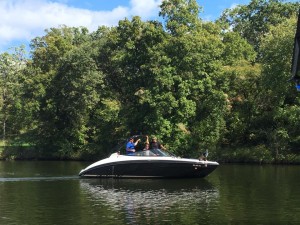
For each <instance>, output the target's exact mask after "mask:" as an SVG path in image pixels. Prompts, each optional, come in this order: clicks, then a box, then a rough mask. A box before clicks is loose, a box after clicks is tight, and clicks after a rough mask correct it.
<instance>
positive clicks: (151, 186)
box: [80, 179, 219, 224]
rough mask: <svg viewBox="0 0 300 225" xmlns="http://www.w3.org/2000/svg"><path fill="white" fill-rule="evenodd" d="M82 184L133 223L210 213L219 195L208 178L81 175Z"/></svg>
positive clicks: (98, 201) (97, 199) (91, 195)
mask: <svg viewBox="0 0 300 225" xmlns="http://www.w3.org/2000/svg"><path fill="white" fill-rule="evenodd" d="M80 187H81V189H82V190H83V192H84V193H86V194H87V195H89V198H90V200H91V201H93V204H102V205H103V204H104V205H106V206H107V207H109V208H110V209H111V210H113V211H115V212H119V213H123V214H124V216H125V217H126V221H127V222H132V223H136V222H139V223H141V220H143V219H149V218H151V219H150V220H151V221H148V223H151V224H152V223H155V222H157V221H161V219H163V220H164V221H172V220H174V218H175V217H174V215H176V214H178V213H180V214H185V212H186V213H191V212H196V214H197V215H198V214H199V212H203V211H205V212H206V213H207V212H208V211H210V210H213V208H215V203H216V202H217V199H218V198H219V193H218V191H217V190H216V189H215V188H214V187H213V185H212V184H211V183H209V182H208V181H207V180H206V179H188V180H186V179H180V180H175V179H170V180H163V179H161V180H160V179H149V180H147V179H146V180H135V179H81V180H80ZM206 213H205V214H206ZM200 214H201V213H200ZM172 215H173V216H172ZM177 219H178V218H177ZM144 222H145V221H143V224H145V223H144Z"/></svg>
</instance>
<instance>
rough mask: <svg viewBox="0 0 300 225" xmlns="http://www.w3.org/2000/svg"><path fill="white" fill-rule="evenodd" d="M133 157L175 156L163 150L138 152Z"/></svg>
mask: <svg viewBox="0 0 300 225" xmlns="http://www.w3.org/2000/svg"><path fill="white" fill-rule="evenodd" d="M132 155H134V156H163V157H172V156H174V155H172V154H171V153H169V152H166V151H163V150H161V149H150V150H143V151H137V152H135V153H134V154H132Z"/></svg>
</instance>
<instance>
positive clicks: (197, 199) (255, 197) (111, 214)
mask: <svg viewBox="0 0 300 225" xmlns="http://www.w3.org/2000/svg"><path fill="white" fill-rule="evenodd" d="M87 164H89V163H86V162H44V161H42V162H41V161H28V162H27V161H26V162H24V161H16V162H6V161H0V224H1V225H2V224H5V225H9V224H28V225H31V224H38V225H45V224H49V225H50V224H51V225H53V224H64V225H69V224H70V225H71V224H72V225H76V224H300V173H299V172H300V166H271V165H266V166H258V165H221V166H220V167H219V168H217V169H216V170H215V171H214V172H213V173H212V174H211V175H209V176H208V177H206V178H204V179H179V180H177V179H170V180H164V179H147V180H134V179H119V180H118V179H79V178H78V176H77V174H78V172H79V171H80V170H81V169H82V168H83V167H85V166H87Z"/></svg>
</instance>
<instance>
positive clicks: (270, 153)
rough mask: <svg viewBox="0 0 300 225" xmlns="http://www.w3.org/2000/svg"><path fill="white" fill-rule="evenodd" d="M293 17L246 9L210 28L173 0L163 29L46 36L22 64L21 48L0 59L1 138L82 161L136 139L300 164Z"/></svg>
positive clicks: (192, 5)
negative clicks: (137, 136)
mask: <svg viewBox="0 0 300 225" xmlns="http://www.w3.org/2000/svg"><path fill="white" fill-rule="evenodd" d="M299 7H300V4H299V3H290V2H283V1H281V0H260V1H257V0H252V1H251V2H250V3H249V5H239V6H238V7H236V8H234V9H228V10H226V11H225V12H224V13H223V14H222V15H221V16H220V18H219V19H218V20H217V21H215V22H206V21H203V20H201V18H200V17H199V12H201V7H200V6H199V5H198V4H197V2H196V1H195V0H168V1H163V2H162V5H161V10H160V13H159V14H160V16H161V21H142V20H141V19H140V18H139V17H133V18H132V19H131V20H129V19H124V20H121V21H119V24H118V25H117V26H115V27H99V28H98V30H97V31H95V32H91V33H90V32H89V31H88V30H87V29H86V28H85V27H66V26H61V27H58V28H50V29H49V30H46V31H45V35H44V36H42V37H36V38H35V39H33V40H32V41H31V46H30V47H31V57H30V58H29V59H28V58H25V57H24V55H25V53H24V50H23V48H18V49H16V51H15V53H13V54H8V53H3V54H1V55H0V72H1V78H0V79H1V81H0V91H1V99H0V107H1V112H0V120H1V128H2V129H1V135H2V137H3V140H4V141H5V142H9V143H10V145H12V144H14V145H24V144H27V145H30V146H34V147H35V148H34V150H33V151H35V153H36V156H37V157H58V158H76V159H88V158H91V157H97V158H98V157H101V156H103V155H107V154H108V152H111V150H112V148H113V147H114V146H115V145H116V143H117V142H118V140H120V139H122V138H124V137H127V136H129V135H130V134H137V133H143V134H150V135H156V136H158V137H159V139H160V140H161V141H162V142H163V143H164V145H166V146H167V147H168V148H169V149H170V150H171V151H173V152H174V153H176V154H178V155H181V156H189V157H197V156H199V155H200V153H201V152H202V151H203V150H204V149H208V150H209V151H210V152H211V157H214V158H216V159H219V160H228V161H237V160H238V161H253V162H254V161H256V162H273V161H275V160H276V161H280V162H282V161H288V162H300V152H299V151H300V133H299V132H298V129H297V128H298V127H299V126H300V120H299V117H300V107H299V103H300V101H299V93H297V92H296V89H295V88H293V83H291V82H288V80H289V78H290V68H291V60H292V59H291V58H292V52H293V38H294V34H295V29H296V18H297V12H298V9H299ZM200 15H201V14H200ZM4 152H5V154H8V153H7V152H8V151H4ZM4 152H2V154H4ZM8 155H9V154H8Z"/></svg>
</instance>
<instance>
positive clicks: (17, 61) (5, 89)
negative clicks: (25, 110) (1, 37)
mask: <svg viewBox="0 0 300 225" xmlns="http://www.w3.org/2000/svg"><path fill="white" fill-rule="evenodd" d="M25 66H26V59H25V51H24V47H22V46H21V47H20V48H16V49H15V51H14V53H12V54H9V53H2V54H1V55H0V74H1V77H0V91H1V96H0V109H1V111H0V117H1V122H2V132H1V133H2V138H3V140H4V141H5V140H6V136H7V135H14V134H19V132H20V130H21V129H22V126H21V124H22V123H20V122H21V121H22V120H20V117H18V116H20V114H21V113H20V112H21V100H20V95H21V94H22V83H21V75H22V73H21V72H22V70H23V69H24V67H25Z"/></svg>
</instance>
